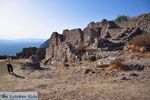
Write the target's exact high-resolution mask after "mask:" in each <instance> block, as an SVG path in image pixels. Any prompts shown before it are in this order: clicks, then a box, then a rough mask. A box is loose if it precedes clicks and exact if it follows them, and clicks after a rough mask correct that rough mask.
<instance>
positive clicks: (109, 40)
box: [45, 13, 150, 63]
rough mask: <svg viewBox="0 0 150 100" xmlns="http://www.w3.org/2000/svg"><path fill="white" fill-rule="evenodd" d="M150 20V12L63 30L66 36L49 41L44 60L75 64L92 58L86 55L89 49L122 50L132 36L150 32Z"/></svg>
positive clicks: (53, 35) (56, 36) (52, 37)
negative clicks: (126, 18)
mask: <svg viewBox="0 0 150 100" xmlns="http://www.w3.org/2000/svg"><path fill="white" fill-rule="evenodd" d="M149 18H150V13H147V14H143V15H140V16H137V17H131V18H128V20H127V21H123V22H118V21H107V20H106V19H104V20H102V21H101V22H96V23H95V22H91V23H90V24H89V25H88V26H87V27H86V28H84V29H83V30H81V29H72V30H64V31H63V34H58V33H57V32H54V33H53V34H52V35H51V38H50V45H49V47H48V48H47V49H46V57H45V59H46V61H48V59H50V60H49V62H51V61H53V60H57V61H60V62H67V61H68V62H74V61H77V60H87V59H89V58H90V57H91V56H92V55H90V54H89V55H87V54H86V52H87V51H88V50H90V49H91V50H92V49H93V51H94V50H95V49H98V48H101V50H102V52H104V51H103V50H104V49H105V50H106V49H107V51H116V50H122V49H123V47H124V46H125V44H126V42H128V41H129V40H131V39H132V38H133V37H135V36H137V35H139V34H142V33H143V32H150V29H149V25H150V20H149ZM77 47H80V48H77ZM84 47H85V48H86V49H85V50H84V51H83V52H81V50H79V49H82V48H84ZM124 48H125V47H124ZM126 49H128V48H126ZM96 59H97V55H96ZM102 59H103V58H102ZM105 60H106V61H104V62H106V63H107V61H108V59H105ZM102 62H103V61H102ZM108 62H109V61H108Z"/></svg>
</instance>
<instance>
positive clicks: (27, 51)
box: [16, 47, 46, 60]
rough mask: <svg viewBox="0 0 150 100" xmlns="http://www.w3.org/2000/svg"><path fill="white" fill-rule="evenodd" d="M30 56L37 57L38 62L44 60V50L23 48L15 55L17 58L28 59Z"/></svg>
mask: <svg viewBox="0 0 150 100" xmlns="http://www.w3.org/2000/svg"><path fill="white" fill-rule="evenodd" d="M32 55H37V56H38V59H39V60H42V59H44V58H45V55H46V48H36V47H30V48H23V50H22V51H21V52H19V53H17V54H16V56H17V58H29V57H31V56H32Z"/></svg>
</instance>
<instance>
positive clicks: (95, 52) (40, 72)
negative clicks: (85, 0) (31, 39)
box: [0, 13, 150, 100]
mask: <svg viewBox="0 0 150 100" xmlns="http://www.w3.org/2000/svg"><path fill="white" fill-rule="evenodd" d="M49 43H50V44H49V46H48V47H47V48H24V49H23V50H22V52H20V53H18V54H17V56H18V57H19V58H21V59H17V60H14V73H11V74H8V73H7V69H6V67H5V66H6V62H5V61H4V60H0V77H1V78H0V79H1V80H0V84H1V85H0V90H1V91H9V92H31V91H36V92H38V95H39V99H40V100H149V98H150V95H149V93H150V76H149V75H150V13H145V14H142V15H139V16H135V17H129V18H125V19H121V20H120V19H119V20H118V18H117V19H115V20H113V21H108V20H106V19H103V20H102V21H101V22H91V23H90V24H88V25H87V27H85V28H84V29H83V30H82V29H72V30H68V29H67V30H64V31H63V33H62V34H59V33H57V32H53V33H52V35H51V37H50V40H49ZM25 58H26V59H25ZM8 83H9V84H8Z"/></svg>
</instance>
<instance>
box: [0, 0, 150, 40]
mask: <svg viewBox="0 0 150 100" xmlns="http://www.w3.org/2000/svg"><path fill="white" fill-rule="evenodd" d="M142 13H150V0H0V39H24V38H41V39H47V38H49V37H50V36H51V34H52V32H59V33H62V31H63V30H64V29H74V28H82V29H83V28H85V27H86V26H87V24H89V23H90V22H93V21H94V22H100V21H101V20H102V19H104V18H105V19H107V20H113V19H115V18H116V17H117V16H118V15H127V16H130V17H132V16H138V15H140V14H142Z"/></svg>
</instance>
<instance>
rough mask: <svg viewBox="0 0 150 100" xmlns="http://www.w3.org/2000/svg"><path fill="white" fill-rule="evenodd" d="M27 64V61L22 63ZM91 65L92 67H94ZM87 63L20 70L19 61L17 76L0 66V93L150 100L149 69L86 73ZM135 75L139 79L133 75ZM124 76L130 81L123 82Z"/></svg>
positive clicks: (53, 99)
mask: <svg viewBox="0 0 150 100" xmlns="http://www.w3.org/2000/svg"><path fill="white" fill-rule="evenodd" d="M23 61H24V60H23ZM91 65H92V64H91ZM85 69H87V65H86V64H79V65H76V66H69V68H59V67H52V66H47V68H44V69H43V70H34V71H32V70H21V65H20V64H18V63H17V62H16V64H15V65H14V72H15V74H16V76H13V75H10V74H8V73H7V69H6V66H5V64H4V63H2V64H1V65H0V92H24V91H25V92H28V91H36V92H38V93H39V100H150V70H149V69H147V70H144V71H131V72H117V73H116V74H115V75H111V74H110V73H109V72H99V73H93V74H83V71H84V70H85ZM132 72H135V73H137V74H138V76H130V75H129V74H130V73H132ZM122 75H124V76H126V77H127V78H128V79H129V80H121V79H120V77H121V76H122Z"/></svg>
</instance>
